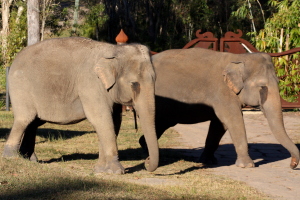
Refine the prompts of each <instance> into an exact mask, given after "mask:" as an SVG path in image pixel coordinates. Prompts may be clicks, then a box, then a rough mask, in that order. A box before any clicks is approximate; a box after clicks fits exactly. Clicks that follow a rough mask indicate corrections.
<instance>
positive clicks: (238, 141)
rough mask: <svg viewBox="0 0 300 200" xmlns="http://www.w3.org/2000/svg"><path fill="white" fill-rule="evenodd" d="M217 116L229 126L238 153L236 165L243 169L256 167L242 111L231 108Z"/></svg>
mask: <svg viewBox="0 0 300 200" xmlns="http://www.w3.org/2000/svg"><path fill="white" fill-rule="evenodd" d="M223 111H224V109H223ZM216 114H217V116H218V117H219V119H220V121H222V122H223V124H225V125H226V126H227V128H228V131H229V133H230V136H231V139H232V142H233V145H234V147H235V151H236V153H237V160H236V162H235V165H236V166H238V167H242V168H245V167H255V165H254V162H253V160H252V159H251V158H250V156H249V153H248V142H247V137H246V129H245V124H244V119H243V114H242V111H241V110H240V109H239V108H236V107H231V108H230V109H228V110H227V111H225V112H223V113H222V112H221V113H217V112H216Z"/></svg>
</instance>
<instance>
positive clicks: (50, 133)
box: [0, 128, 95, 140]
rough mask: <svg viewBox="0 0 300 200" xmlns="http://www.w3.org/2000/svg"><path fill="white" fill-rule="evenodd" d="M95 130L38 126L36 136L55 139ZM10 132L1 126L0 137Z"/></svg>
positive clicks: (68, 137)
mask: <svg viewBox="0 0 300 200" xmlns="http://www.w3.org/2000/svg"><path fill="white" fill-rule="evenodd" d="M93 132H95V131H72V130H60V129H46V128H39V129H38V131H37V136H40V137H42V138H45V139H49V138H51V139H52V140H57V139H71V138H74V137H77V136H82V135H84V134H87V133H93ZM9 133H10V129H8V128H2V129H0V139H6V138H7V137H8V135H9Z"/></svg>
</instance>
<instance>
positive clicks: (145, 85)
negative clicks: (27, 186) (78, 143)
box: [3, 38, 159, 174]
mask: <svg viewBox="0 0 300 200" xmlns="http://www.w3.org/2000/svg"><path fill="white" fill-rule="evenodd" d="M154 81H155V73H154V70H153V66H152V63H151V59H150V54H149V50H148V48H147V47H145V46H143V45H139V44H135V45H112V44H107V43H102V42H96V41H93V40H90V39H85V38H64V39H51V40H47V41H44V42H41V43H38V44H36V45H32V46H29V47H27V48H26V49H25V50H23V51H22V52H20V53H19V54H18V55H17V57H16V59H15V60H14V62H13V64H12V66H11V69H10V73H9V92H10V96H11V102H12V107H13V112H14V124H13V127H12V129H11V133H10V135H9V137H8V139H7V142H6V144H5V147H4V152H3V156H4V157H15V156H18V154H19V153H20V154H21V155H23V156H24V157H28V158H30V159H31V160H37V158H36V156H35V153H34V146H35V137H36V131H37V128H38V126H40V125H42V124H44V123H45V122H51V123H55V124H73V123H77V122H79V121H82V120H84V119H86V118H87V119H88V120H89V121H90V122H91V124H92V125H93V126H94V128H95V130H96V132H97V135H98V138H99V161H98V162H97V164H96V167H95V173H99V172H107V173H116V174H123V173H124V168H123V167H122V165H121V164H120V163H119V160H118V150H117V144H116V135H115V132H118V131H119V128H120V125H119V121H118V120H120V116H119V115H120V114H119V113H120V111H121V105H120V104H124V105H133V107H134V108H135V109H136V110H137V113H138V115H139V117H140V120H141V126H142V130H143V132H144V134H145V137H146V141H147V143H148V147H149V152H150V153H149V154H150V158H151V159H149V158H147V160H146V168H147V170H148V171H154V170H155V169H156V168H157V166H158V157H159V155H158V144H157V138H156V133H155V126H154V112H155V107H154V106H155V103H154ZM114 122H115V123H114Z"/></svg>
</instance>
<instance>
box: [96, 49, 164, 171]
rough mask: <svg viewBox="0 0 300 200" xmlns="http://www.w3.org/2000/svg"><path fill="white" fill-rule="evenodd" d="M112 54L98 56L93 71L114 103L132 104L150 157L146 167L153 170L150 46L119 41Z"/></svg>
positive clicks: (154, 146)
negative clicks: (122, 43) (126, 43)
mask: <svg viewBox="0 0 300 200" xmlns="http://www.w3.org/2000/svg"><path fill="white" fill-rule="evenodd" d="M113 48H116V49H115V50H114V51H108V52H114V53H113V54H109V55H105V56H104V57H102V58H99V59H98V60H97V64H96V65H95V67H94V72H95V73H96V74H97V76H98V78H99V79H100V80H101V82H102V83H103V85H104V87H105V89H106V90H107V92H108V93H109V96H110V98H111V99H112V100H113V101H114V102H115V103H120V104H123V105H130V106H133V107H134V109H135V110H136V112H137V114H138V116H139V118H140V123H141V127H142V131H143V133H144V136H145V138H146V142H147V144H148V145H147V146H148V151H149V158H147V160H146V163H145V167H146V169H147V170H148V171H154V170H155V169H156V168H157V166H158V160H159V151H158V142H157V137H156V133H155V125H154V116H155V102H154V82H155V73H154V69H153V66H152V63H151V57H150V52H149V50H148V48H147V47H145V46H143V45H139V44H133V45H117V46H113Z"/></svg>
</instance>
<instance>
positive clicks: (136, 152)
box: [44, 143, 300, 175]
mask: <svg viewBox="0 0 300 200" xmlns="http://www.w3.org/2000/svg"><path fill="white" fill-rule="evenodd" d="M248 146H249V154H250V157H251V158H252V159H253V160H254V163H255V166H256V167H258V166H260V165H265V164H269V163H274V162H277V161H281V160H284V159H287V158H290V157H291V156H290V154H289V152H288V151H287V150H286V149H285V148H284V147H282V146H281V145H280V144H266V143H250V144H249V145H248ZM297 147H298V149H300V144H297ZM202 152H203V147H198V148H194V149H183V148H179V149H171V148H160V161H159V166H167V165H171V164H173V163H176V162H178V161H182V160H183V161H189V162H195V165H193V166H191V167H189V168H187V169H185V170H180V171H178V172H175V173H174V175H175V174H177V175H179V174H184V173H187V172H189V171H193V170H197V169H199V168H217V167H220V166H230V165H234V164H235V161H236V152H235V149H234V146H233V144H223V145H220V146H219V148H218V150H217V151H216V153H215V156H216V158H217V159H218V164H216V165H199V163H198V160H199V157H200V155H201V153H202ZM146 157H147V156H146V154H145V153H144V151H143V149H142V148H130V149H125V150H119V159H120V161H139V160H141V163H139V164H137V165H135V166H132V167H128V168H126V173H134V172H137V171H141V170H144V169H145V167H144V159H145V158H146ZM97 158H98V154H83V153H74V154H68V155H62V156H61V157H60V158H56V159H51V160H48V161H44V162H45V163H52V162H66V161H71V160H96V159H97Z"/></svg>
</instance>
